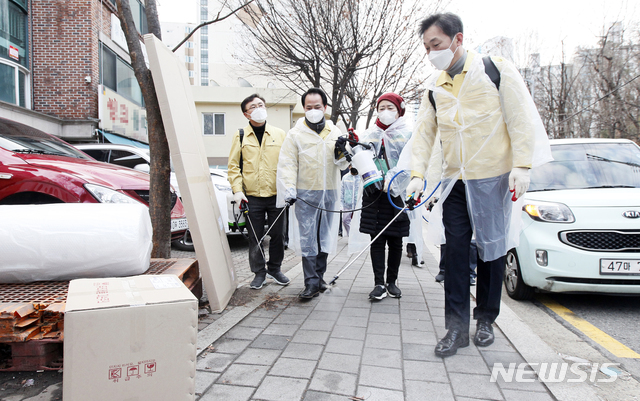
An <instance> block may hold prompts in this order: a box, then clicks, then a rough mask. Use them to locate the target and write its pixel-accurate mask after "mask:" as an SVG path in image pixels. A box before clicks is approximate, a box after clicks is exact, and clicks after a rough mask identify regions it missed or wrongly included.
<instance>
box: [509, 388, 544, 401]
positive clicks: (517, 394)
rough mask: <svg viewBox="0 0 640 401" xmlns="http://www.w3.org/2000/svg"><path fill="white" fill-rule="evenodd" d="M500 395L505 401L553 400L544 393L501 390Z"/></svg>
mask: <svg viewBox="0 0 640 401" xmlns="http://www.w3.org/2000/svg"><path fill="white" fill-rule="evenodd" d="M502 393H503V394H504V398H505V400H507V401H520V400H527V401H552V400H553V399H554V398H553V397H552V396H550V395H549V393H547V392H546V391H545V392H544V393H532V392H529V391H517V390H503V391H502Z"/></svg>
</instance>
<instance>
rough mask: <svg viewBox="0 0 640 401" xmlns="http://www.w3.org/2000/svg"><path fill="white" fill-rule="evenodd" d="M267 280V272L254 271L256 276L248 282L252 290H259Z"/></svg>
mask: <svg viewBox="0 0 640 401" xmlns="http://www.w3.org/2000/svg"><path fill="white" fill-rule="evenodd" d="M266 282H267V273H256V276H255V277H254V278H253V281H251V284H249V288H253V289H254V290H259V289H260V288H262V286H263V285H264V284H265V283H266Z"/></svg>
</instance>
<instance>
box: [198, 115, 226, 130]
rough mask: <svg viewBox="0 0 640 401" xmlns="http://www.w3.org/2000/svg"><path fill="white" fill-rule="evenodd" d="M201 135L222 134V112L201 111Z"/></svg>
mask: <svg viewBox="0 0 640 401" xmlns="http://www.w3.org/2000/svg"><path fill="white" fill-rule="evenodd" d="M202 134H203V135H224V114H223V113H202Z"/></svg>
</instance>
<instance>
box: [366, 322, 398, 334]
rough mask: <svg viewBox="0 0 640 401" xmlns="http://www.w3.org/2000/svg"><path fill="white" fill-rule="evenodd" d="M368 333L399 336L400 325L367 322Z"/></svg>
mask: <svg viewBox="0 0 640 401" xmlns="http://www.w3.org/2000/svg"><path fill="white" fill-rule="evenodd" d="M367 332H368V333H373V334H384V335H388V336H395V335H400V323H380V322H369V327H367Z"/></svg>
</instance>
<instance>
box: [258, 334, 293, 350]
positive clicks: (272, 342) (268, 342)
mask: <svg viewBox="0 0 640 401" xmlns="http://www.w3.org/2000/svg"><path fill="white" fill-rule="evenodd" d="M290 341H291V337H290V336H273V335H269V334H261V335H259V336H258V338H256V339H255V340H254V341H253V342H252V343H251V346H250V347H251V348H264V349H285V348H286V347H287V345H289V342H290Z"/></svg>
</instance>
